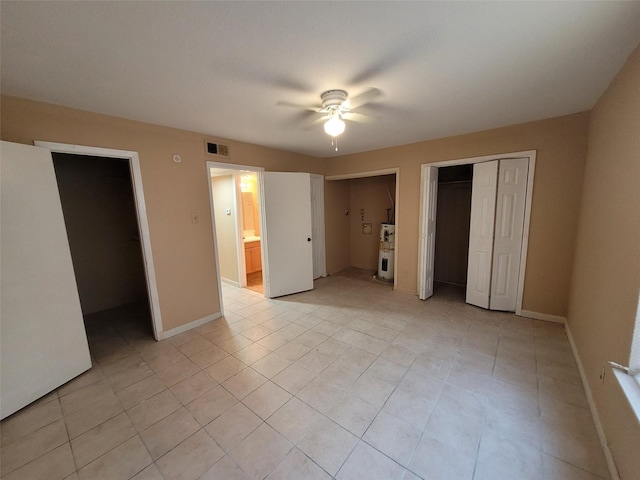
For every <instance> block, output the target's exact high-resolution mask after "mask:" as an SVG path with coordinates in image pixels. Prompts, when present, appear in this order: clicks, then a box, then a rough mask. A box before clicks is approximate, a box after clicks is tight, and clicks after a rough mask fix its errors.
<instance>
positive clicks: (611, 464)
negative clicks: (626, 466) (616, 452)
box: [565, 323, 620, 480]
mask: <svg viewBox="0 0 640 480" xmlns="http://www.w3.org/2000/svg"><path fill="white" fill-rule="evenodd" d="M565 330H566V332H567V337H568V338H569V345H570V346H571V352H572V353H573V358H574V359H575V361H576V365H577V366H578V372H579V373H580V379H581V380H582V386H583V388H584V393H585V395H586V397H587V403H588V404H589V410H591V416H592V417H593V423H594V424H595V427H596V431H597V432H598V439H599V440H600V446H601V447H602V451H603V453H604V457H605V459H606V460H607V467H608V469H609V475H610V476H611V480H620V475H619V474H618V469H617V468H616V463H615V461H614V460H613V454H612V453H611V450H610V449H609V445H608V443H609V442H608V441H607V437H606V435H605V434H604V429H603V428H602V422H601V421H600V416H599V415H598V409H597V408H596V403H595V401H594V399H593V394H592V393H591V388H589V382H588V380H587V375H586V374H585V370H584V366H583V365H582V361H581V360H580V356H579V355H578V349H577V348H576V344H575V342H574V341H573V335H572V334H571V328H570V327H569V324H568V323H565Z"/></svg>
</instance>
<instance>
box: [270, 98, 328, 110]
mask: <svg viewBox="0 0 640 480" xmlns="http://www.w3.org/2000/svg"><path fill="white" fill-rule="evenodd" d="M276 105H277V106H278V107H291V108H299V109H302V110H308V111H310V112H317V111H318V108H319V107H315V106H313V105H301V104H299V103H293V102H287V101H284V100H280V101H279V102H276ZM320 110H322V109H321V108H320Z"/></svg>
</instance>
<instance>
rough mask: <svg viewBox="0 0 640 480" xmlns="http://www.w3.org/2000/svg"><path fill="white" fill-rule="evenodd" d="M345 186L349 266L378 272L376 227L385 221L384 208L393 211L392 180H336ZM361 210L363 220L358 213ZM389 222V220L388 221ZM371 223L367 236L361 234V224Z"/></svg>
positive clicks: (386, 178) (393, 188) (378, 232)
mask: <svg viewBox="0 0 640 480" xmlns="http://www.w3.org/2000/svg"><path fill="white" fill-rule="evenodd" d="M338 181H343V182H348V183H349V187H350V209H351V215H350V217H351V226H350V231H351V266H352V267H357V268H364V269H367V270H372V271H374V270H375V271H377V270H378V251H379V249H380V225H381V223H382V222H386V221H387V208H393V204H392V203H391V200H390V199H389V193H388V192H389V191H390V192H391V197H392V198H395V195H396V176H395V175H381V176H377V177H365V178H354V179H351V180H338ZM362 209H364V220H362V216H361V215H360V211H361V210H362ZM392 218H393V217H392ZM363 223H371V224H372V230H371V235H368V234H363V233H362V224H363Z"/></svg>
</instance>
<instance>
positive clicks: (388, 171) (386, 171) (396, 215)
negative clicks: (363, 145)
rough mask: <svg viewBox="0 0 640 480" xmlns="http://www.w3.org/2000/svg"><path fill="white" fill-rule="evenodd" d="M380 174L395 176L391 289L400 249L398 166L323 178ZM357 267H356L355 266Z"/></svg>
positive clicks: (374, 175)
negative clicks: (394, 228)
mask: <svg viewBox="0 0 640 480" xmlns="http://www.w3.org/2000/svg"><path fill="white" fill-rule="evenodd" d="M382 175H395V176H396V197H395V200H394V201H395V205H394V207H395V211H394V212H393V223H394V225H395V226H396V231H395V249H394V251H393V289H394V290H396V289H397V288H398V252H399V251H400V246H399V244H400V238H401V236H400V234H399V230H400V228H399V224H400V221H399V218H400V167H392V168H385V169H382V170H369V171H366V172H355V173H344V174H341V175H328V176H325V177H324V178H325V180H327V181H330V182H331V181H334V180H352V179H355V178H367V177H380V176H382ZM356 268H357V267H356ZM412 291H413V290H412Z"/></svg>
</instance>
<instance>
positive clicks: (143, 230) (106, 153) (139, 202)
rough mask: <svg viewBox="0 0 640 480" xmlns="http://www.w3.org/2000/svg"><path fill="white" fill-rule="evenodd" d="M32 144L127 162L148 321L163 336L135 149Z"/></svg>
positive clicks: (155, 334) (62, 151) (140, 174)
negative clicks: (134, 207) (134, 209)
mask: <svg viewBox="0 0 640 480" xmlns="http://www.w3.org/2000/svg"><path fill="white" fill-rule="evenodd" d="M34 145H36V146H38V147H43V148H47V149H49V150H51V151H52V152H57V153H70V154H74V155H88V156H92V157H109V158H122V159H124V160H128V161H129V167H130V169H131V179H132V181H133V182H132V186H133V196H134V200H135V205H136V213H137V217H138V228H139V230H140V239H141V243H142V258H143V260H144V271H145V274H146V280H147V282H146V283H147V292H148V294H149V304H150V305H149V307H150V311H151V323H152V326H153V336H154V337H155V339H156V340H160V339H162V338H163V327H162V315H161V312H160V297H159V295H158V284H157V282H156V271H155V267H154V263H153V254H152V251H151V234H150V232H149V221H148V219H147V207H146V204H145V200H144V190H143V188H142V171H141V170H140V159H139V157H138V152H134V151H129V150H114V149H111V148H100V147H89V146H85V145H70V144H66V143H54V142H43V141H39V140H36V141H35V142H34Z"/></svg>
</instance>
